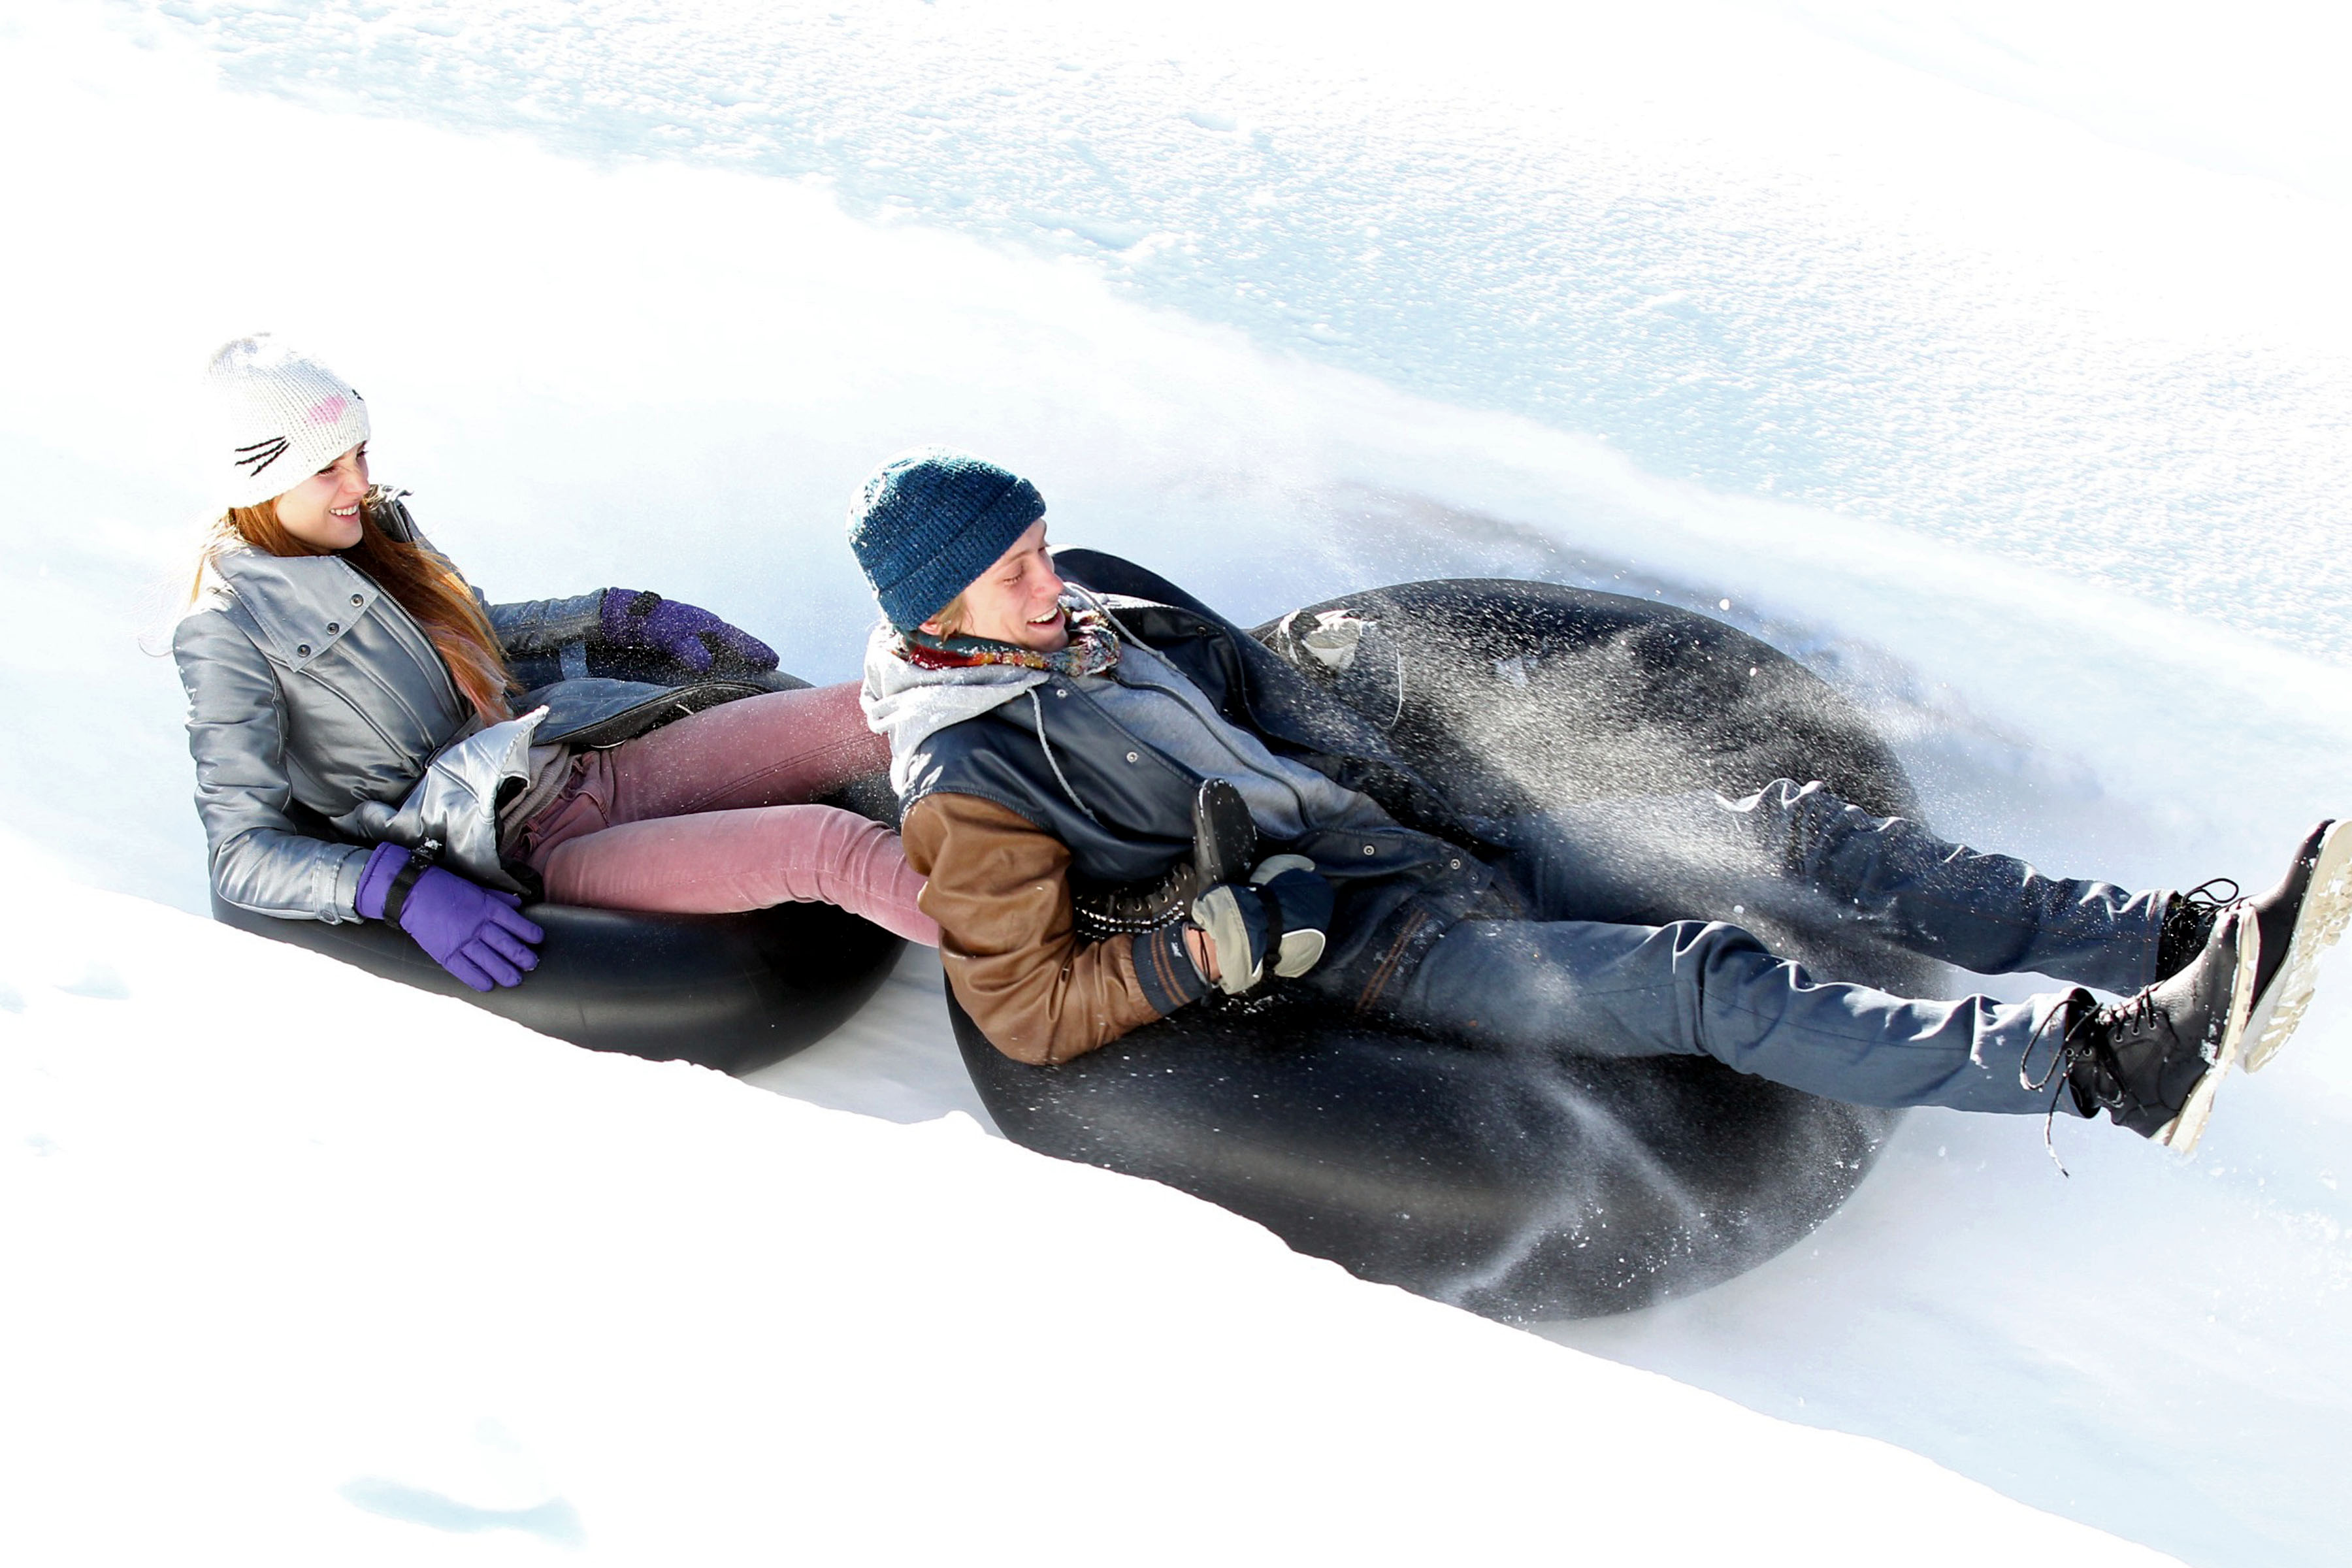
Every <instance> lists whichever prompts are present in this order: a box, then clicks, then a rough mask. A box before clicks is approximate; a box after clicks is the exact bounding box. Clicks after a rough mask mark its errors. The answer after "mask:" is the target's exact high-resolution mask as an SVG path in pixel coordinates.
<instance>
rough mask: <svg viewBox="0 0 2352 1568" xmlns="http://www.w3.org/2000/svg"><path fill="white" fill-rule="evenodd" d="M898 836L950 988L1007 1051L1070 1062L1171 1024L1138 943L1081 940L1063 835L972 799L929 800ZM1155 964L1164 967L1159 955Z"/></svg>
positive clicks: (1040, 1060)
mask: <svg viewBox="0 0 2352 1568" xmlns="http://www.w3.org/2000/svg"><path fill="white" fill-rule="evenodd" d="M898 832H899V836H900V837H901V838H902V839H903V840H904V841H905V844H906V848H907V859H908V863H909V864H911V865H912V866H913V867H914V868H915V869H916V870H918V871H919V872H921V873H922V874H923V876H924V877H925V878H926V879H927V881H926V883H925V885H924V888H923V891H922V895H921V897H920V898H919V899H918V900H916V901H917V903H918V904H919V905H920V907H921V908H922V910H923V912H924V913H925V914H927V915H929V916H930V917H931V918H932V919H933V920H935V921H939V922H940V962H941V963H942V964H944V965H945V967H946V969H947V975H948V984H950V985H951V986H953V987H954V988H955V994H956V1000H957V1001H959V1002H961V1003H962V1004H963V1007H964V1011H965V1012H967V1013H970V1014H971V1016H972V1021H973V1022H974V1023H977V1024H978V1025H979V1026H980V1027H981V1032H982V1034H984V1035H986V1036H987V1037H989V1039H990V1040H991V1041H992V1043H993V1044H994V1045H995V1047H996V1048H997V1049H998V1050H1001V1051H1003V1053H1004V1054H1005V1055H1006V1056H1009V1057H1012V1058H1015V1059H1016V1060H1020V1061H1024V1062H1031V1063H1034V1064H1037V1065H1039V1066H1044V1065H1045V1064H1047V1063H1051V1062H1061V1061H1067V1060H1068V1059H1069V1058H1072V1057H1075V1056H1080V1055H1083V1054H1084V1053H1086V1052H1087V1051H1091V1050H1094V1049H1095V1048H1097V1047H1100V1046H1105V1045H1108V1044H1109V1043H1110V1042H1111V1041H1113V1040H1115V1039H1117V1038H1118V1037H1120V1036H1121V1035H1124V1034H1126V1033H1127V1032H1128V1031H1129V1029H1134V1028H1139V1027H1140V1026H1143V1025H1145V1024H1149V1023H1150V1022H1151V1021H1152V1020H1153V1019H1154V1018H1157V1017H1159V1016H1160V1011H1159V1010H1158V1009H1157V1008H1155V1007H1154V1006H1153V1005H1151V1003H1150V1001H1149V1000H1148V999H1147V998H1146V995H1145V992H1144V988H1143V985H1142V984H1141V983H1140V982H1139V980H1138V979H1137V977H1136V969H1135V966H1136V963H1137V954H1138V948H1137V946H1136V944H1134V943H1133V942H1129V941H1127V940H1125V939H1115V940H1113V941H1110V942H1081V941H1080V940H1079V939H1078V937H1077V935H1076V931H1073V930H1072V927H1071V918H1070V883H1069V867H1070V852H1069V850H1068V849H1067V848H1066V847H1064V845H1063V844H1062V841H1061V840H1060V839H1058V838H1055V837H1054V836H1053V835H1051V834H1049V833H1047V832H1045V830H1044V829H1043V828H1040V827H1038V826H1035V825H1034V824H1033V823H1031V822H1029V821H1028V820H1027V819H1026V818H1024V817H1022V816H1018V815H1016V814H1014V813H1013V812H1011V811H1008V810H1006V809H1005V808H1004V807H1003V806H1001V805H996V804H995V803H994V802H992V801H985V800H982V799H980V798H979V797H978V796H976V795H947V794H940V795H925V796H924V797H923V798H922V799H921V800H919V801H917V802H916V803H915V804H914V805H912V806H911V807H909V808H908V812H907V816H906V820H905V821H904V822H903V823H901V824H900V825H899V829H898ZM1144 962H1147V963H1150V962H1154V959H1153V956H1152V954H1151V953H1150V951H1149V949H1148V947H1147V949H1146V950H1145V952H1144ZM1159 962H1163V963H1164V962H1166V960H1165V959H1164V958H1163V959H1160V960H1159ZM1186 978H1187V980H1188V982H1190V981H1192V980H1194V979H1195V978H1196V977H1192V976H1187V977H1186ZM1168 990H1169V987H1168V986H1166V985H1164V984H1163V985H1162V987H1161V994H1163V995H1165V994H1167V993H1168ZM1194 994H1197V992H1195V993H1194Z"/></svg>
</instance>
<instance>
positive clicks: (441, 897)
mask: <svg viewBox="0 0 2352 1568" xmlns="http://www.w3.org/2000/svg"><path fill="white" fill-rule="evenodd" d="M521 902H522V900H520V899H518V898H516V897H515V896H514V895H513V894H512V893H500V892H494V891H492V890H491V889H488V888H484V887H479V886H478V885H476V884H475V883H473V882H470V881H467V879H465V878H463V877H460V876H458V875H457V873H456V872H455V871H444V870H443V869H441V868H440V867H438V866H427V865H424V864H422V863H421V862H420V861H419V860H418V859H417V858H415V857H414V856H412V855H411V854H410V853H409V852H408V851H407V850H406V849H404V848H402V847H400V846H399V845H397V844H379V845H377V846H376V847H375V850H374V852H373V854H371V855H370V856H369V857H368V861H367V865H366V867H365V868H362V870H361V872H360V893H359V900H358V906H359V912H360V913H361V914H362V915H364V916H366V917H367V918H368V919H370V920H390V921H394V922H395V923H397V924H398V925H399V927H400V929H401V930H403V931H406V932H407V933H408V934H409V935H410V936H411V937H413V938H415V942H416V945H417V946H419V947H421V948H423V949H424V950H425V952H427V953H429V954H431V955H432V958H433V962H434V963H437V964H439V965H440V966H441V967H442V968H444V969H446V970H447V971H448V972H449V973H452V974H454V975H456V976H457V978H458V979H459V980H461V981H463V982H465V984H467V985H470V986H472V987H473V988H474V989H475V990H477V991H494V990H496V989H497V988H498V987H499V986H501V985H520V984H522V977H523V976H524V975H525V974H527V973H530V971H532V970H534V969H536V968H538V967H539V954H538V953H537V952H533V951H532V949H533V948H534V947H536V946H537V945H538V944H539V943H540V942H542V941H544V940H545V939H546V936H547V933H546V932H545V931H541V929H540V928H539V926H538V925H537V923H536V922H534V921H529V920H526V919H525V918H523V916H522V915H521V914H520V912H518V911H519V906H520V904H521Z"/></svg>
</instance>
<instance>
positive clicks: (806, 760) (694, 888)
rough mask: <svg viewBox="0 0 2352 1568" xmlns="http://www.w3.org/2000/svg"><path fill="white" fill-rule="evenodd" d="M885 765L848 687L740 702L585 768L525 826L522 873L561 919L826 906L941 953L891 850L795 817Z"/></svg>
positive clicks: (858, 825)
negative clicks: (579, 908) (567, 914)
mask: <svg viewBox="0 0 2352 1568" xmlns="http://www.w3.org/2000/svg"><path fill="white" fill-rule="evenodd" d="M889 762H890V748H889V745H888V743H887V742H885V741H884V740H883V739H882V737H880V736H879V735H877V734H875V733H874V732H873V731H869V730H867V729H866V717H865V715H864V714H863V713H861V712H860V711H859V710H858V707H857V687H856V684H855V683H851V684H847V685H842V686H824V687H818V688H815V689H812V690H805V691H772V692H768V693H765V694H763V695H761V696H759V697H745V698H741V699H740V700H736V701H733V702H728V703H722V704H721V705H719V707H717V708H709V709H706V710H703V711H702V712H699V713H697V714H695V715H693V716H692V717H690V718H686V719H680V720H678V721H677V722H675V723H671V724H665V725H663V726H662V727H661V728H660V729H658V730H656V731H652V732H651V733H650V734H646V735H640V736H639V737H637V739H635V740H634V741H630V742H625V743H624V744H622V745H619V746H615V747H614V748H612V749H611V750H610V751H602V752H585V753H583V755H581V756H580V757H579V758H578V759H577V760H576V761H574V762H573V763H572V778H571V780H570V782H568V783H567V784H565V785H564V787H563V793H562V794H561V795H557V796H556V797H555V799H554V800H553V801H551V802H550V803H549V804H548V805H546V806H545V807H544V808H542V809H541V811H540V812H539V813H538V815H536V816H533V817H532V818H531V819H530V821H529V822H528V823H526V824H525V825H524V826H523V830H522V840H521V845H520V852H521V858H523V859H524V860H526V861H527V862H529V864H530V867H531V868H532V869H534V870H536V871H537V872H538V873H539V874H540V875H541V877H542V878H544V879H546V882H547V896H548V897H549V898H551V899H552V900H556V901H557V902H559V903H566V904H594V905H598V906H600V907H602V908H604V909H612V910H664V911H666V912H668V913H672V914H719V913H725V912H729V911H732V910H759V909H765V908H767V907H768V906H769V905H771V904H781V903H787V902H805V901H808V900H823V901H824V902H825V903H829V904H838V905H840V906H841V907H842V908H843V909H845V910H849V911H850V912H851V913H852V914H856V915H862V916H863V917H865V918H866V919H867V920H869V921H873V922H874V923H875V924H876V925H878V926H882V927H884V928H886V929H887V930H889V931H896V932H898V934H899V935H900V936H903V937H905V938H907V939H908V941H909V942H923V943H925V944H927V945H929V946H932V947H937V946H938V945H939V942H940V928H939V926H938V924H937V923H936V922H934V921H932V919H931V918H930V916H929V915H927V914H925V913H923V911H922V910H919V909H917V908H916V907H915V895H916V894H918V893H919V892H921V891H922V890H923V879H922V878H920V877H919V876H917V875H916V874H915V870H914V868H913V867H911V866H908V864H907V857H906V854H905V852H904V851H903V850H901V849H900V848H899V847H898V835H897V834H895V833H893V832H891V831H890V830H889V829H888V828H887V827H885V826H882V825H881V824H880V823H878V822H869V821H867V820H866V818H865V817H862V816H858V815H857V814H856V813H855V812H848V811H842V810H840V809H838V808H836V807H834V806H830V805H801V804H794V803H799V802H805V801H807V800H808V799H809V798H810V797H811V796H813V795H831V794H832V793H833V792H834V791H835V790H837V789H839V788H840V787H841V786H842V785H844V784H848V783H849V782H850V781H851V780H853V779H859V778H864V777H865V776H866V775H867V774H869V773H878V772H880V771H881V770H882V769H883V768H885V767H887V766H888V765H889Z"/></svg>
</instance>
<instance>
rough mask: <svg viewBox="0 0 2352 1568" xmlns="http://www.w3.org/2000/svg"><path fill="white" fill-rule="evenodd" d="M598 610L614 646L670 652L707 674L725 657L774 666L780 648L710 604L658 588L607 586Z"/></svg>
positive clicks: (754, 666)
mask: <svg viewBox="0 0 2352 1568" xmlns="http://www.w3.org/2000/svg"><path fill="white" fill-rule="evenodd" d="M596 614H597V620H598V623H599V625H600V626H601V628H602V630H603V632H604V640H605V641H606V642H608V643H610V644H612V645H613V646H614V647H629V648H643V649H645V650H646V651H647V652H649V653H660V654H667V655H668V656H669V657H670V658H674V659H676V660H677V661H678V662H679V663H680V664H683V665H685V666H686V667H687V668H688V669H691V670H693V671H694V672H695V673H696V674H697V675H708V674H709V673H710V667H711V664H712V662H713V661H714V660H715V659H718V658H728V659H730V660H732V661H734V662H736V663H738V664H740V666H742V667H743V668H750V669H773V668H776V650H775V649H774V648H772V647H769V646H768V645H767V644H766V643H763V642H761V640H760V639H759V638H758V637H753V636H752V635H751V633H749V632H744V631H738V630H736V629H735V628H734V627H733V626H729V625H728V624H727V623H726V622H725V621H722V620H720V619H719V617H718V616H714V615H712V614H711V613H710V612H709V610H698V609H696V608H695V607H694V606H693V605H681V604H679V603H678V602H677V600H676V599H665V598H663V597H662V596H661V595H659V594H639V593H632V592H631V591H630V590H628V589H626V588H607V589H605V590H604V599H603V600H602V601H601V602H600V603H599V604H598V605H597V606H596Z"/></svg>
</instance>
